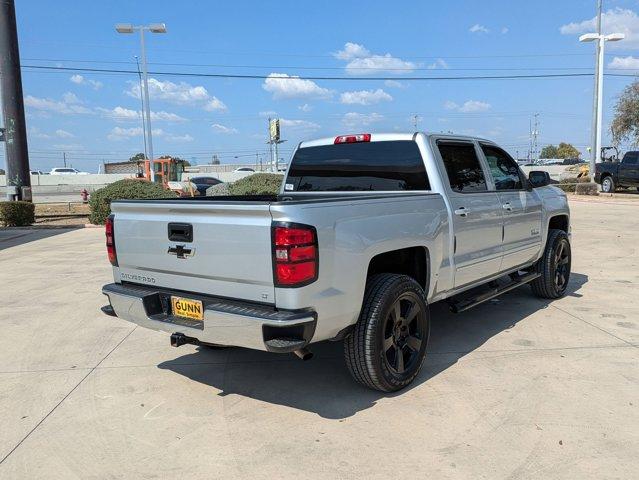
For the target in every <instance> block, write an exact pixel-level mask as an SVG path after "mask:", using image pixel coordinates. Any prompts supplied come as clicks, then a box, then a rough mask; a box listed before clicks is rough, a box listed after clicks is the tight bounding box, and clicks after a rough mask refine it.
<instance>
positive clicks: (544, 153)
mask: <svg viewBox="0 0 639 480" xmlns="http://www.w3.org/2000/svg"><path fill="white" fill-rule="evenodd" d="M539 158H559V157H557V147H555V146H554V145H546V146H545V147H544V148H542V149H541V153H540V154H539Z"/></svg>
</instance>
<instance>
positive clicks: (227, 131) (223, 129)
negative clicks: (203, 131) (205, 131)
mask: <svg viewBox="0 0 639 480" xmlns="http://www.w3.org/2000/svg"><path fill="white" fill-rule="evenodd" d="M211 128H212V129H213V131H214V132H216V133H222V134H224V135H231V134H233V133H238V131H237V128H233V127H227V126H225V125H222V124H220V123H214V124H213V125H211Z"/></svg>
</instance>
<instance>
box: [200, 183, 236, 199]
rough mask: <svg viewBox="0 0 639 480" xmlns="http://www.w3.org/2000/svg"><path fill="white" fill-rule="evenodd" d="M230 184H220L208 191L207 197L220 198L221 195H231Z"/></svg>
mask: <svg viewBox="0 0 639 480" xmlns="http://www.w3.org/2000/svg"><path fill="white" fill-rule="evenodd" d="M230 194H231V192H230V191H229V184H228V183H218V184H217V185H213V186H212V187H209V188H207V189H206V196H207V197H219V196H220V195H230Z"/></svg>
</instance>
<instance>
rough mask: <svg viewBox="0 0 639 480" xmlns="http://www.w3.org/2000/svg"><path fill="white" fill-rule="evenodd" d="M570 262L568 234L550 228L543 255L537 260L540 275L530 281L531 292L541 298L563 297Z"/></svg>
mask: <svg viewBox="0 0 639 480" xmlns="http://www.w3.org/2000/svg"><path fill="white" fill-rule="evenodd" d="M571 262H572V254H571V250H570V242H569V241H568V235H567V234H566V232H564V231H563V230H554V229H553V230H550V231H549V232H548V241H547V242H546V248H545V250H544V255H543V256H542V257H541V259H540V260H539V261H538V262H537V272H539V273H541V276H540V277H539V278H536V279H535V280H533V281H532V282H530V286H531V287H532V291H533V293H534V294H535V295H536V296H538V297H541V298H560V297H563V296H564V295H565V294H566V289H567V288H568V281H569V280H570V265H571Z"/></svg>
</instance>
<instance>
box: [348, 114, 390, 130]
mask: <svg viewBox="0 0 639 480" xmlns="http://www.w3.org/2000/svg"><path fill="white" fill-rule="evenodd" d="M383 119H384V116H383V115H381V114H379V113H374V112H373V113H357V112H349V113H346V114H344V116H343V117H342V123H343V124H344V126H345V127H348V128H358V127H367V126H368V125H370V124H372V123H375V122H379V121H381V120H383Z"/></svg>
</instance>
